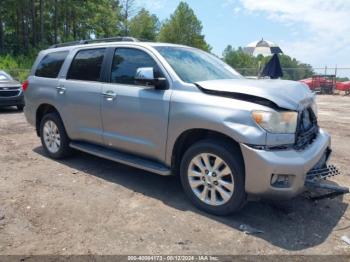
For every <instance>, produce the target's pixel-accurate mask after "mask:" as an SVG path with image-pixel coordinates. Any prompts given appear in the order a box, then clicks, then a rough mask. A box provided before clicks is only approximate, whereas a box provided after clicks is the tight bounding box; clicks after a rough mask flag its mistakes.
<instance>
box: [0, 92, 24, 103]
mask: <svg viewBox="0 0 350 262" xmlns="http://www.w3.org/2000/svg"><path fill="white" fill-rule="evenodd" d="M17 105H24V97H23V93H21V94H20V95H18V96H11V97H0V106H17Z"/></svg>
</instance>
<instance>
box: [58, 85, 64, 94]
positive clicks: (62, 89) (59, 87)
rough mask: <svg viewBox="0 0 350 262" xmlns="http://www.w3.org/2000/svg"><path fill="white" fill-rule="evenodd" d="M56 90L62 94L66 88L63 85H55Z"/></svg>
mask: <svg viewBox="0 0 350 262" xmlns="http://www.w3.org/2000/svg"><path fill="white" fill-rule="evenodd" d="M56 90H57V92H58V93H59V94H60V95H63V94H64V93H65V92H66V88H65V87H64V86H57V87H56Z"/></svg>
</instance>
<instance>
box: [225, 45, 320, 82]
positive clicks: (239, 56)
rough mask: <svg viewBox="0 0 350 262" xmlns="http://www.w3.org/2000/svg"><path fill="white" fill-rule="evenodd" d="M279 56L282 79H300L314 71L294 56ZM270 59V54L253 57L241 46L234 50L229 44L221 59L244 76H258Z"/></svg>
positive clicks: (309, 75)
mask: <svg viewBox="0 0 350 262" xmlns="http://www.w3.org/2000/svg"><path fill="white" fill-rule="evenodd" d="M279 58H280V62H281V67H282V70H283V74H284V76H283V79H289V80H300V79H305V78H308V77H311V76H312V75H313V73H314V72H313V69H312V67H311V66H310V65H308V64H304V63H301V62H299V61H298V60H296V59H295V58H291V57H290V56H287V55H284V54H282V55H279ZM270 59H271V56H267V57H263V56H262V55H260V56H258V57H255V56H252V55H250V54H246V53H245V52H243V49H242V48H241V47H239V48H238V49H237V50H235V49H234V48H232V46H230V45H229V46H227V47H226V49H225V50H224V52H223V60H224V61H225V62H226V63H227V64H229V65H231V66H232V67H233V68H235V69H236V70H237V71H238V72H239V73H241V74H242V75H244V76H258V75H259V72H260V71H261V70H262V68H264V66H265V65H266V63H267V62H268V61H269V60H270Z"/></svg>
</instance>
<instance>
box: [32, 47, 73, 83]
mask: <svg viewBox="0 0 350 262" xmlns="http://www.w3.org/2000/svg"><path fill="white" fill-rule="evenodd" d="M67 55H68V52H67V51H64V52H56V53H51V54H48V55H46V56H45V57H44V58H43V59H42V60H41V61H40V63H39V65H38V67H37V69H36V71H35V75H36V76H39V77H47V78H56V77H57V76H58V73H59V72H60V70H61V67H62V64H63V62H64V60H65V59H66V57H67Z"/></svg>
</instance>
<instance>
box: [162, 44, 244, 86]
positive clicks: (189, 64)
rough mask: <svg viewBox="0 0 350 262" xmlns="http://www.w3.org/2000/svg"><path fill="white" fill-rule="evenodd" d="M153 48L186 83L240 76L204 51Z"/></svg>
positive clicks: (170, 47) (166, 47)
mask: <svg viewBox="0 0 350 262" xmlns="http://www.w3.org/2000/svg"><path fill="white" fill-rule="evenodd" d="M155 49H156V50H157V51H158V52H159V53H160V54H161V55H162V56H163V57H164V58H165V60H167V62H168V63H169V64H170V65H171V67H172V68H173V69H174V70H175V72H176V74H177V75H178V76H179V77H180V78H181V80H182V81H185V82H187V83H195V82H200V81H206V80H217V79H237V78H241V75H240V74H238V73H237V72H236V71H235V70H233V69H232V68H231V67H230V66H229V65H227V64H225V63H224V62H223V61H221V60H220V59H218V58H216V57H215V56H213V55H211V54H208V53H206V52H204V51H200V50H197V49H192V48H186V47H172V46H156V47H155Z"/></svg>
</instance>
